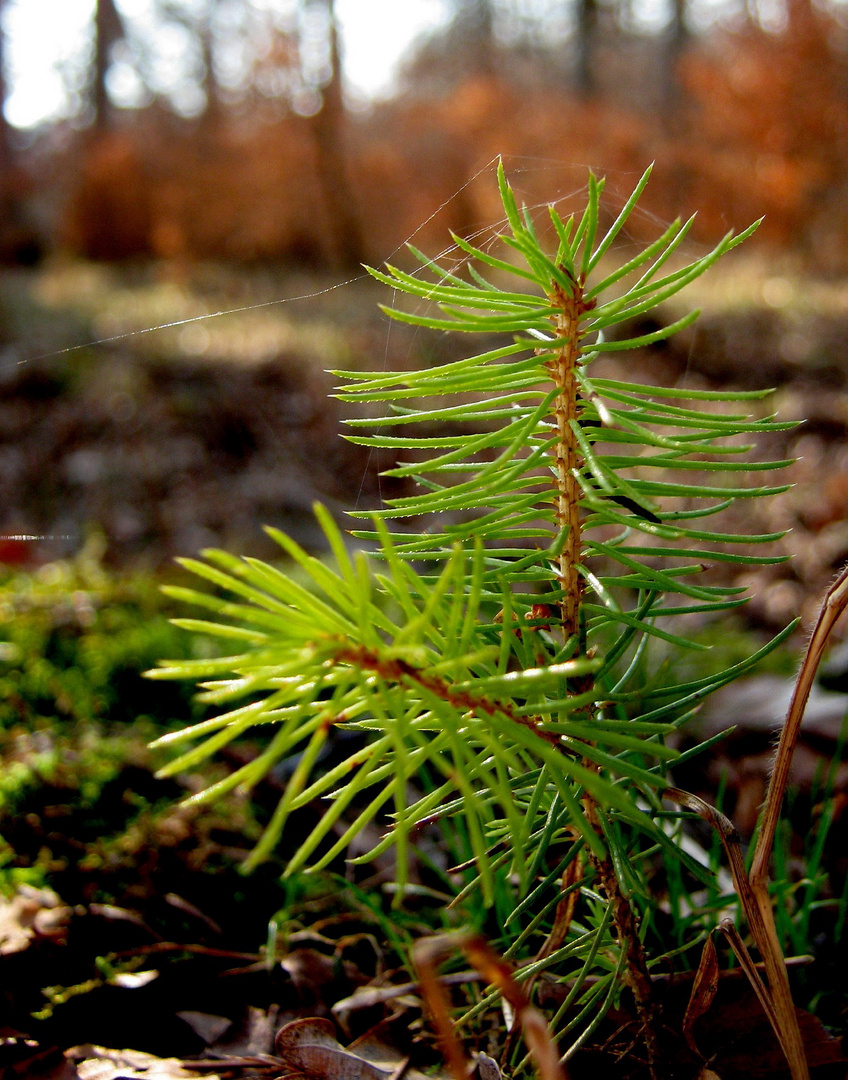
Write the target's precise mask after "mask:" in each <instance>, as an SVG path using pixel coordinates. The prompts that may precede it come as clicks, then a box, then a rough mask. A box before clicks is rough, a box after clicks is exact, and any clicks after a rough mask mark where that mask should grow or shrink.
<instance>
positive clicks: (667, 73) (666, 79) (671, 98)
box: [660, 0, 689, 131]
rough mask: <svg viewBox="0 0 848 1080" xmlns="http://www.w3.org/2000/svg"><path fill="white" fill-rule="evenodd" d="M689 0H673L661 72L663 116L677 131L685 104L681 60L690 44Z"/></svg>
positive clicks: (670, 127)
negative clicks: (687, 12)
mask: <svg viewBox="0 0 848 1080" xmlns="http://www.w3.org/2000/svg"><path fill="white" fill-rule="evenodd" d="M686 5H687V0H672V4H671V23H670V24H669V27H668V29H667V30H666V32H665V41H664V48H663V63H662V71H661V76H660V77H661V79H662V84H661V87H660V90H661V94H662V109H663V116H664V119H665V121H666V126H667V127H668V128H669V129H670V130H672V131H675V130H677V129H678V128H679V126H680V124H681V122H682V115H683V111H684V105H685V102H684V100H683V94H684V91H683V86H682V85H681V82H680V72H679V68H680V59H681V57H682V56H683V53H684V52H685V50H686V47H687V45H688V44H689V29H688V27H687V25H686Z"/></svg>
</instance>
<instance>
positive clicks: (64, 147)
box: [0, 0, 848, 622]
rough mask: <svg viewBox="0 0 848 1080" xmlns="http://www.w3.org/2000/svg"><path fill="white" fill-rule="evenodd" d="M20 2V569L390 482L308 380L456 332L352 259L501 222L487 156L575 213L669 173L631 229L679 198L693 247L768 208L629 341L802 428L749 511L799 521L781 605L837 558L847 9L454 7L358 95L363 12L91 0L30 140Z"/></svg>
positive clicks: (12, 530)
mask: <svg viewBox="0 0 848 1080" xmlns="http://www.w3.org/2000/svg"><path fill="white" fill-rule="evenodd" d="M26 2H27V0H0V16H5V17H4V18H3V17H0V28H4V29H5V37H4V36H0V53H4V54H5V63H4V62H0V71H3V72H5V78H4V79H3V81H2V82H0V98H2V99H3V101H4V102H5V105H6V111H5V113H4V112H3V111H2V110H0V205H2V214H0V260H2V262H3V263H4V264H5V269H4V270H3V272H2V274H0V382H2V390H3V393H2V395H0V530H2V532H3V533H4V534H6V535H7V536H9V535H13V534H14V535H17V534H27V535H34V536H37V537H41V538H42V539H39V540H37V541H31V542H30V541H28V542H27V544H26V550H25V551H23V552H22V549H21V548H20V547H19V546H18V547H15V546H14V544H13V545H12V547H9V543H8V542H4V543H6V547H5V548H4V549H3V550H0V556H3V551H5V556H3V557H4V558H6V559H7V561H14V560H15V559H16V558H17V559H21V560H25V559H31V558H34V559H35V560H36V561H43V560H45V559H48V558H50V557H54V556H55V555H56V554H68V553H70V552H73V551H76V550H79V548H80V547H81V546H82V544H83V542H84V540H85V537H86V535H88V533H89V531H90V530H91V529H92V528H98V529H100V530H101V531H102V534H103V535H105V540H106V553H107V558H108V559H111V560H112V561H113V562H115V563H116V564H118V565H127V564H133V563H134V562H136V561H138V560H139V559H141V560H142V561H144V562H146V563H147V564H148V565H152V566H162V565H165V564H167V563H168V562H169V561H170V559H171V558H172V557H173V556H174V555H177V554H186V553H188V554H190V553H192V552H194V551H196V550H198V548H200V547H203V546H205V545H209V544H216V545H224V546H229V547H231V548H232V547H236V546H238V547H240V548H241V549H242V550H245V549H248V550H251V551H254V552H255V553H264V554H266V555H267V554H269V550H268V544H269V542H268V541H266V540H264V539H263V537H262V534H261V531H260V528H259V526H260V525H261V524H262V523H267V524H272V525H276V526H279V527H282V528H285V529H290V530H291V529H294V531H295V532H296V533H297V534H298V535H300V536H301V537H302V538H303V537H305V538H306V539H307V540H308V539H309V530H310V528H311V525H310V524H309V523H310V521H311V513H310V510H309V507H310V506H311V503H312V500H313V499H314V498H315V497H321V498H322V499H324V500H325V501H328V502H330V504H331V505H333V506H335V507H336V508H339V509H341V508H343V507H345V506H350V505H351V504H352V503H355V502H358V503H359V505H360V506H362V505H367V504H368V503H369V502H370V503H371V504H373V503H374V502H375V501H377V500H379V498H380V496H381V488H380V484H381V483H383V482H381V481H380V480H379V479H378V477H377V472H378V469H379V467H380V466H381V465H382V466H385V465H386V464H387V462H381V461H378V460H377V459H376V457H375V456H374V455H372V456H370V457H366V456H364V455H362V454H361V453H359V451H358V450H357V449H356V448H355V447H352V446H350V445H349V444H345V443H344V442H343V441H342V440H340V439H339V438H338V432H339V417H338V414H337V411H336V409H335V406H334V405H333V404H332V403H328V402H327V393H328V392H329V391H330V390H331V387H332V380H330V379H329V378H328V377H325V376H324V374H323V372H324V371H325V369H327V368H332V367H349V366H351V365H354V366H357V365H367V364H375V363H376V364H381V365H383V364H385V365H387V366H397V365H398V364H401V365H402V364H404V363H407V362H422V360H423V362H427V361H428V358H430V357H432V356H440V355H445V353H446V352H447V353H448V354H449V353H450V350H451V349H455V348H457V347H462V346H461V345H460V346H457V345H454V344H451V343H450V342H449V341H447V340H446V339H444V338H443V337H439V336H435V335H427V334H423V333H415V334H412V333H407V332H406V331H405V330H404V329H403V328H400V327H395V328H393V329H392V332H391V334H389V332H388V330H387V328H386V324H385V321H381V316H380V315H379V313H378V312H377V310H376V304H377V303H378V302H379V301H385V300H386V296H385V293H384V290H382V289H380V288H375V287H373V283H372V282H370V281H368V280H367V279H365V278H364V275H363V274H362V271H361V264H362V263H363V262H366V263H371V264H377V265H379V263H380V262H381V261H382V260H384V259H386V258H387V257H389V256H391V255H392V254H393V253H395V252H397V250H398V248H399V247H400V246H401V245H402V244H403V243H404V241H405V240H407V239H408V238H410V237H412V236H413V235H414V238H415V243H416V245H417V246H418V247H420V248H423V249H424V250H427V251H431V252H437V251H440V250H442V249H443V247H444V246H445V244H446V242H449V241H447V235H448V229H452V230H454V231H455V232H456V233H459V234H461V235H464V236H468V237H470V236H475V235H478V234H479V233H480V231H481V230H485V229H487V228H490V227H491V226H492V225H493V223H496V222H497V220H498V218H499V216H500V213H501V211H500V207H499V203H498V200H497V191H496V185H495V183H494V177H493V161H494V160H495V158H496V156H497V155H499V154H500V155H503V156H504V158H505V160H506V162H507V166H508V171H509V174H510V178H511V180H512V182H513V183H514V184H515V186H516V189H517V191H518V193H519V196H520V197H521V198H523V199H524V200H525V201H526V202H527V203H528V204H530V205H534V204H541V205H544V203H546V202H548V201H558V203H559V205H560V209H561V211H564V212H565V213H567V212H568V211H569V209H571V208H572V206H573V208H574V209H577V208H578V207H579V205H580V199H581V193H582V192H583V191H585V185H586V178H587V175H588V169H589V168H591V169H593V170H594V171H595V172H596V173H597V174H599V175H606V176H607V178H608V187H607V192H608V200H609V201H608V203H607V212H608V213H613V212H614V211H615V209H616V207H617V205H620V202H621V200H622V199H623V197H625V196H626V195H627V194H628V193H629V192H630V190H631V189H632V186H633V184H634V183H635V182H636V179H637V178H638V176H639V175H640V174H641V172H642V171H643V170H644V168H645V167H646V165H647V164H648V163H649V162H651V161H652V160H653V161H656V168H655V170H654V176H653V179H652V182H651V184H650V185H649V187H648V190H647V192H646V196H645V199H644V200H643V202H644V211H643V212H642V213H641V214H640V216H639V217H638V218H637V219H635V221H634V225H633V229H632V230H631V235H630V240H632V241H636V242H640V241H644V240H645V239H648V238H653V237H654V236H656V235H657V233H658V232H659V231H661V230H662V227H664V225H665V224H666V223H667V222H668V221H669V220H671V219H672V218H674V217H675V216H677V215H682V216H688V215H689V214H690V213H692V212H694V211H697V213H698V217H697V222H696V225H695V229H694V230H693V234H692V237H693V242H694V243H695V244H707V243H710V242H714V241H715V240H716V239H717V238H718V237H719V236H721V235H722V234H724V233H725V232H726V231H727V230H728V229H730V228H735V229H739V228H744V227H745V226H747V225H748V224H749V223H750V222H751V221H752V220H754V219H756V218H759V217H760V216H762V215H765V222H764V224H763V225H762V227H761V228H760V230H759V231H758V233H757V234H756V236H755V238H754V239H753V240H752V241H751V242H749V244H748V245H746V248H745V254H744V256H743V261H742V262H738V263H734V262H733V260H731V261H730V263H729V264H728V266H727V268H724V269H720V270H719V271H717V272H716V273H715V274H714V275H713V278H712V282H713V283H712V284H711V283H710V281H707V282H706V283H705V286H704V287H703V288H705V289H707V290H708V291H707V292H706V293H704V292H703V291H702V293H701V294H699V295H695V296H693V297H692V298H690V300H689V301H688V302H689V303H690V304H692V303H695V304H700V305H701V306H703V307H704V315H703V317H702V320H701V322H700V323H699V327H700V329H699V330H698V331H697V333H696V334H689V335H685V336H684V338H682V339H680V341H679V343H678V339H675V341H674V343H673V344H672V343H670V344H669V345H663V346H662V347H658V348H656V349H654V350H652V351H651V352H650V355H649V356H647V357H646V358H645V359H646V360H647V361H648V362H649V363H650V365H651V368H650V370H651V374H650V378H654V377H661V378H666V379H668V380H670V381H675V380H678V379H680V378H681V377H682V375H683V374H684V373H685V374H686V377H687V378H689V379H690V380H691V378H693V377H696V376H697V377H699V378H702V379H706V380H708V381H713V382H717V383H721V382H722V381H728V380H730V381H733V382H736V383H742V384H745V385H749V386H765V385H775V384H780V385H782V387H783V390H782V397H781V398H780V399H779V401H778V406H779V407H780V409H781V414H782V415H783V416H785V417H786V418H789V419H792V418H798V419H800V418H801V417H804V418H805V419H806V420H807V421H808V423H807V425H806V427H805V428H804V429H803V432H802V433H801V434H799V435H798V436H797V437H794V439H793V440H789V444H788V445H787V446H785V447H781V448H778V449H779V450H780V451H781V452H785V453H787V454H788V455H796V456H799V457H801V458H802V463H801V464H798V465H797V466H796V467H795V473H794V475H793V476H792V477H790V479H791V480H794V481H795V482H796V484H798V485H799V486H798V487H797V488H796V492H797V494H796V495H795V496H791V497H790V496H787V499H792V498H794V500H795V501H794V502H791V501H790V502H786V501H785V500H784V501H783V502H781V503H780V504H779V505H780V507H781V509H779V511H776V512H775V513H776V515H777V518H778V520H777V521H771V522H764V523H762V524H763V528H764V529H767V528H768V527H775V528H779V527H781V528H782V527H792V528H794V529H795V530H796V531H795V532H794V533H793V537H792V548H791V550H792V553H793V554H794V555H795V556H796V560H795V562H794V563H793V564H792V566H793V569H792V570H787V571H783V572H781V573H780V574H778V573H777V571H775V575H776V580H777V583H778V584H779V586H780V590H779V591H778V593H777V594H776V595H777V597H778V599H773V602H772V601H767V600H762V599H759V600H757V601H756V603H759V604H760V607H761V608H762V610H763V611H766V612H767V613H768V618H767V620H766V621H768V622H779V621H780V620H781V619H782V618H783V617H784V616H786V615H787V612H788V614H789V615H791V614H793V613H794V612H796V611H797V610H799V604H802V603H803V602H804V601H805V600H806V599H807V598H808V597H809V596H814V595H815V592H816V590H817V589H818V588H819V586H820V585H821V583H822V581H824V580H826V578H827V575H829V574H830V573H831V571H832V568H833V567H834V566H837V565H839V563H840V561H841V560H842V559H844V558H845V557H846V556H848V531H846V530H848V523H846V518H848V480H845V479H844V477H845V476H846V475H848V439H846V437H845V421H846V418H848V412H847V411H846V405H845V401H846V395H845V394H844V393H842V391H843V389H844V384H845V381H846V373H848V365H846V364H845V361H844V342H845V340H846V336H848V292H846V289H845V287H844V286H843V279H844V278H845V275H846V273H848V5H846V4H843V3H841V2H837V0H442V4H441V7H440V8H439V6H438V5H434V6H433V11H434V12H436V11H437V8H438V10H440V11H441V17H436V16H435V15H434V18H433V21H432V25H431V26H430V27H429V29H427V28H426V27H425V28H424V30H423V32H421V33H420V34H419V36H417V37H415V38H414V40H413V41H412V42H411V44H410V46H409V48H408V49H407V51H406V52H405V54H404V55H403V57H402V58H401V62H400V64H399V65H398V66H397V70H396V72H395V76H394V79H393V81H392V82H391V85H390V87H389V89H388V90H386V91H385V92H383V93H381V94H380V95H378V96H374V97H370V98H369V97H367V96H364V95H363V94H362V93H361V92H357V90H356V88H355V86H353V85H352V82H351V80H349V79H347V78H346V60H345V55H346V44H347V43H349V42H348V37H347V36H346V33H345V30H346V28H347V29H348V30H349V29H350V27H351V26H352V25H354V24H353V23H352V22H351V21H350V20H356V19H366V20H367V19H368V18H369V17H370V18H371V19H372V20H375V21H373V22H372V23H371V24H368V25H366V27H365V29H366V31H367V32H368V34H370V35H371V37H372V38H373V41H372V54H373V57H374V60H373V63H374V65H375V67H379V66H380V65H383V66H384V67H385V69H386V73H388V72H389V71H390V70H394V69H393V68H392V64H393V60H394V58H392V57H391V56H390V55H389V50H388V49H382V48H381V41H382V40H383V32H384V30H386V27H385V26H384V25H383V24H382V23H380V22H379V21H376V17H375V15H374V13H375V12H376V11H378V10H379V8H378V7H376V6H375V5H373V4H371V3H366V2H365V0H363V2H362V4H361V14H360V13H359V10H360V9H359V8H358V7H357V4H358V3H359V0H354V2H351V0H347V2H345V0H144V2H141V0H96V2H95V0H92V2H91V8H90V14H89V17H88V21H87V25H85V26H84V28H83V30H82V31H81V33H80V38H79V41H78V42H75V43H74V42H65V43H64V46H63V51H62V56H63V59H62V60H61V61H58V60H57V61H56V62H55V63H54V70H53V71H52V77H54V78H55V77H57V76H58V78H60V79H61V81H62V85H63V87H64V100H65V103H66V105H65V107H64V109H63V110H60V113H59V114H57V115H55V116H53V117H52V118H50V119H49V120H45V121H44V122H42V123H40V124H36V125H35V126H31V127H28V128H22V127H15V126H13V124H12V123H11V121H10V116H14V115H15V109H14V108H12V107H11V106H12V105H13V104H14V94H15V93H16V92H17V90H16V87H15V85H14V82H15V80H14V79H13V77H12V75H13V73H14V72H13V65H12V62H11V59H10V58H11V57H12V56H13V53H14V45H15V42H14V41H13V40H12V37H11V30H10V28H13V27H14V25H15V22H14V20H13V19H12V15H13V14H14V13H15V10H16V9H18V8H19V6H20V4H22V3H26ZM47 7H48V8H49V5H47ZM402 7H403V0H397V12H398V13H399V12H400V11H401V9H402ZM393 10H394V9H392V7H391V5H389V7H386V8H384V11H385V12H391V11H393ZM342 12H343V13H344V19H343V18H342ZM369 13H370V14H369ZM391 17H392V18H395V17H399V16H395V15H392V16H391ZM385 18H386V19H388V18H389V16H388V15H386V16H385ZM346 20H347V21H346ZM356 25H357V26H358V27H359V29H360V30H361V29H362V24H361V23H358V24H356ZM51 29H52V28H50V27H47V26H45V30H44V34H45V48H46V47H47V42H48V38H49V37H50V31H51ZM351 40H352V35H351ZM351 48H352V46H351ZM0 61H2V57H0ZM349 62H350V60H349ZM17 63H18V65H19V66H20V58H18V60H17ZM18 74H19V72H18ZM437 211H438V212H437ZM640 231H643V235H638V234H639V233H640ZM633 233H636V234H637V235H633ZM396 257H397V258H400V259H402V258H403V257H404V256H403V254H398V255H396ZM734 266H735V267H736V270H734V269H733V267H734ZM343 282H344V283H346V284H345V286H344V288H335V286H338V285H339V284H340V283H343ZM302 297H306V298H307V299H308V303H307V302H304V303H294V302H291V303H284V302H283V301H287V300H296V299H297V298H302ZM249 308H250V309H253V310H250V311H248V310H247V309H249ZM233 309H244V310H238V311H236V313H235V314H232V315H225V316H221V317H217V316H216V317H215V318H212V319H205V318H203V317H204V316H206V315H208V314H213V313H215V312H222V311H223V312H227V311H232V310H233ZM671 314H674V313H673V312H671V313H669V317H670V315H671ZM162 324H174V325H172V326H170V327H168V328H166V329H162V330H157V331H156V332H155V333H152V332H149V331H150V328H152V327H155V326H160V325H162ZM92 343H94V344H92ZM823 387H826V388H827V390H828V392H827V393H824V394H823V393H822V388H823ZM825 466H826V468H825ZM805 485H807V486H805ZM813 486H814V487H813ZM382 494H385V488H383V489H382ZM807 539H808V540H809V545H808V546H809V548H810V551H811V552H813V553H812V554H809V552H808V554H807V555H806V556H805V554H804V552H805V550H806V549H805V548H804V543H805V541H806V540H807ZM15 543H18V542H15ZM263 544H264V545H265V547H263ZM788 550H789V549H787V553H788ZM799 551H800V554H799ZM805 559H806V562H805V561H804V560H805ZM781 590H782V591H781ZM757 591H758V594H761V595H763V596H764V595H766V594H767V593H768V590H767V589H765V588H762V589H758V590H757ZM755 606H756V604H755Z"/></svg>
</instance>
